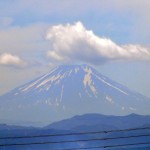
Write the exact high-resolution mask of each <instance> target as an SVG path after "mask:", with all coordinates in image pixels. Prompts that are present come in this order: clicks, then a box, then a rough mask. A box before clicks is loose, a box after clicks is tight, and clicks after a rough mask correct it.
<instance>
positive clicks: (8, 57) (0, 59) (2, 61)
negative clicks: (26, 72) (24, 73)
mask: <svg viewBox="0 0 150 150" xmlns="http://www.w3.org/2000/svg"><path fill="white" fill-rule="evenodd" d="M0 65H6V66H14V67H24V66H25V65H26V62H25V61H23V60H22V59H21V58H20V57H18V56H16V55H12V54H9V53H3V54H1V55H0Z"/></svg>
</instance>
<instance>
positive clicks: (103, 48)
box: [0, 0, 150, 97]
mask: <svg viewBox="0 0 150 150" xmlns="http://www.w3.org/2000/svg"><path fill="white" fill-rule="evenodd" d="M149 8H150V1H149V0H88V1H87V0H42V1H39V0H13V1H11V0H1V1H0V94H3V93H5V92H7V91H9V90H10V89H12V88H14V87H16V86H18V85H21V84H23V83H25V82H28V81H30V80H32V79H34V78H36V77H37V76H40V75H41V74H44V73H46V72H47V71H49V70H50V69H51V68H52V67H54V66H56V65H59V64H67V63H69V64H76V63H78V64H80V63H88V64H90V65H92V66H94V67H95V68H97V69H98V70H99V71H100V72H101V73H103V74H104V75H107V76H108V77H110V78H112V79H114V80H115V81H118V82H120V83H122V84H124V85H126V86H128V87H129V88H130V89H133V90H135V91H138V92H140V93H142V94H144V95H146V96H149V97H150V92H149V89H150V77H149V76H150V42H149V39H150V17H149V14H150V9H149Z"/></svg>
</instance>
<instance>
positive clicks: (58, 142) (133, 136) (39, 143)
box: [0, 134, 150, 147]
mask: <svg viewBox="0 0 150 150" xmlns="http://www.w3.org/2000/svg"><path fill="white" fill-rule="evenodd" d="M148 136H150V134H143V135H131V136H120V137H112V138H95V139H80V140H64V141H51V142H32V143H12V144H1V145H0V147H4V146H5V147H6V146H25V145H41V144H62V143H73V142H91V141H102V140H103V141H106V140H114V139H125V138H136V137H148Z"/></svg>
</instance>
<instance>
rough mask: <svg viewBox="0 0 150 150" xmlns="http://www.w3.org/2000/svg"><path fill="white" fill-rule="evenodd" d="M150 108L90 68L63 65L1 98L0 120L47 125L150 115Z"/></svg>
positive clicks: (146, 100)
mask: <svg viewBox="0 0 150 150" xmlns="http://www.w3.org/2000/svg"><path fill="white" fill-rule="evenodd" d="M149 106H150V99H149V98H147V97H145V96H143V95H141V94H139V93H137V92H133V91H132V90H130V89H128V88H127V87H125V86H123V85H121V84H119V83H116V82H114V81H112V80H111V79H109V78H108V77H106V76H104V75H102V74H100V73H99V72H98V71H96V70H95V69H94V68H92V67H90V66H88V65H64V66H63V65H62V66H58V67H56V68H54V69H52V70H51V71H50V72H48V73H47V74H45V75H43V76H41V77H39V78H37V79H35V80H33V81H31V82H29V83H26V84H24V85H22V86H20V87H18V88H16V89H14V90H12V91H10V92H8V93H6V94H5V95H2V96H1V97H0V119H7V120H9V119H10V120H12V118H13V119H15V120H24V121H32V122H38V121H42V122H46V123H47V121H48V122H54V121H58V120H61V119H65V118H68V117H72V116H75V115H81V114H85V113H101V114H105V115H127V114H130V113H137V114H150V109H149ZM46 123H45V124H46Z"/></svg>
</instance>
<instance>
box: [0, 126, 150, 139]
mask: <svg viewBox="0 0 150 150" xmlns="http://www.w3.org/2000/svg"><path fill="white" fill-rule="evenodd" d="M148 129H150V127H144V128H129V129H121V130H108V131H95V132H78V133H75V132H74V133H64V134H63V133H62V134H46V135H27V136H12V137H11V136H10V137H0V140H4V139H24V138H40V137H55V136H72V135H87V134H101V133H105V134H106V133H112V132H127V131H137V130H148Z"/></svg>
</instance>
